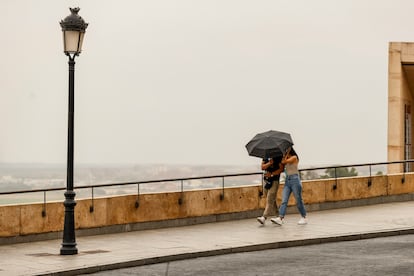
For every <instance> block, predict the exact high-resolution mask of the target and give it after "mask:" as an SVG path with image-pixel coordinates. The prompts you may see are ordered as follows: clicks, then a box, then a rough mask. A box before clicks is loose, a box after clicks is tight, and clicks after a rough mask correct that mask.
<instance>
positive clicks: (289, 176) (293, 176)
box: [257, 147, 307, 225]
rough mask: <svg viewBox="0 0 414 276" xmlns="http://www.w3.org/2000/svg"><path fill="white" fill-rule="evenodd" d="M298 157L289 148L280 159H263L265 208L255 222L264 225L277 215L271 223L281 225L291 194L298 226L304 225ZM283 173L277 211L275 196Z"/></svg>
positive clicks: (304, 212) (304, 215)
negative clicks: (280, 201) (284, 176)
mask: <svg viewBox="0 0 414 276" xmlns="http://www.w3.org/2000/svg"><path fill="white" fill-rule="evenodd" d="M298 164H299V157H298V155H297V153H296V152H295V150H294V149H293V148H292V147H291V148H289V149H288V151H287V152H286V154H285V155H284V156H283V157H281V158H269V159H263V161H262V170H264V171H265V174H264V182H265V194H266V208H265V210H264V212H263V216H261V217H258V218H257V221H258V222H259V223H261V224H265V221H266V219H267V218H268V217H269V216H270V215H272V214H275V213H276V214H277V216H276V217H274V218H272V219H270V220H271V222H273V223H275V224H278V225H282V224H283V219H284V217H285V215H286V208H287V204H288V201H289V197H290V195H291V193H293V195H294V197H295V200H296V206H297V208H298V211H299V213H300V215H301V219H300V220H299V222H298V224H300V225H304V224H306V223H307V221H306V209H305V206H304V204H303V199H302V183H301V180H300V177H299V170H298ZM282 172H284V173H285V175H286V180H285V186H284V188H283V192H282V204H281V205H280V209H279V210H278V209H277V204H276V196H277V190H278V188H279V178H280V174H281V173H282Z"/></svg>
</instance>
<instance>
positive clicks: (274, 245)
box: [38, 228, 414, 276]
mask: <svg viewBox="0 0 414 276" xmlns="http://www.w3.org/2000/svg"><path fill="white" fill-rule="evenodd" d="M410 234H414V228H402V229H398V230H395V229H394V230H381V231H378V232H368V233H360V234H349V235H341V236H335V237H325V238H314V239H305V240H291V241H281V242H272V243H265V244H255V245H247V246H240V247H232V248H224V249H217V250H209V251H199V252H192V253H182V254H176V255H167V256H160V257H153V258H145V259H139V260H133V261H127V262H119V263H113V264H105V265H98V266H91V267H86V268H78V269H73V270H65V271H55V272H47V273H43V274H38V275H54V276H55V275H62V276H72V275H79V274H89V273H96V272H100V271H106V270H113V269H122V268H129V267H135V266H143V265H151V264H158V263H165V262H172V261H180V260H188V259H194V258H200V257H211V256H219V255H225V254H235V253H243V252H252V251H261V250H269V249H278V248H287V247H295V246H306V245H315V244H323V243H330V242H342V241H356V240H363V239H373V238H380V237H390V236H398V235H410Z"/></svg>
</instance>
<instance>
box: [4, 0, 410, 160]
mask: <svg viewBox="0 0 414 276" xmlns="http://www.w3.org/2000/svg"><path fill="white" fill-rule="evenodd" d="M76 6H79V7H80V8H81V10H80V12H79V14H80V15H81V16H82V17H83V18H84V19H85V21H86V22H88V23H89V27H88V29H87V31H86V35H85V40H84V47H83V52H82V53H81V55H80V56H79V57H78V58H77V59H76V69H75V70H76V71H75V164H80V163H98V164H105V163H137V164H140V163H164V164H213V165H220V164H231V165H232V164H235V165H253V164H257V163H258V162H259V161H260V160H259V159H258V158H255V157H250V156H248V154H247V151H246V149H245V144H246V143H247V142H248V141H249V140H250V139H251V138H252V137H253V136H254V135H255V134H256V133H258V132H263V131H267V130H269V129H275V130H281V131H286V132H289V133H291V134H292V137H293V139H294V142H295V147H296V150H297V152H298V153H299V155H300V157H301V164H302V166H305V165H309V166H311V165H324V164H354V163H365V162H383V161H387V89H388V88H387V85H388V84H387V70H388V43H389V42H390V41H414V17H413V16H412V11H413V10H414V1H409V0H406V1H401V0H392V1H391V0H389V1H378V0H377V1H374V0H364V1H361V0H358V1H357V0H354V1H352V0H338V1H331V0H312V1H309V0H302V1H296V0H289V1H288V0H272V1H253V0H250V1H247V0H217V1H216V0H208V1H207V0H205V1H195V0H186V1H171V0H158V1H157V0H151V1H137V0H123V1H108V0H106V1H105V0H88V1H61V0H59V1H56V0H38V1H32V0H1V1H0V9H1V10H2V16H1V17H0V33H1V37H2V39H1V42H0V52H1V53H2V57H1V66H0V129H1V136H0V162H34V163H49V162H53V163H55V162H56V163H66V152H67V146H66V145H67V112H68V107H67V97H68V63H67V57H66V56H65V55H64V54H63V45H62V44H63V43H62V32H61V28H60V25H59V21H60V20H62V19H64V18H65V17H66V16H67V15H69V14H70V11H69V9H68V8H69V7H76Z"/></svg>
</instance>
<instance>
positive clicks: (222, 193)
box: [220, 176, 224, 200]
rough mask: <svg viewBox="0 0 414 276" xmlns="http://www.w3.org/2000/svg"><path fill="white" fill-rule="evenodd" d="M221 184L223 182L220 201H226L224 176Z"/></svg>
mask: <svg viewBox="0 0 414 276" xmlns="http://www.w3.org/2000/svg"><path fill="white" fill-rule="evenodd" d="M221 182H222V192H221V194H220V200H223V199H224V176H223V177H222V178H221Z"/></svg>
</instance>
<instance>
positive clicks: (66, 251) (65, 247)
mask: <svg viewBox="0 0 414 276" xmlns="http://www.w3.org/2000/svg"><path fill="white" fill-rule="evenodd" d="M76 254H78V249H77V248H76V243H74V244H63V243H62V247H61V248H60V255H76Z"/></svg>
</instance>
